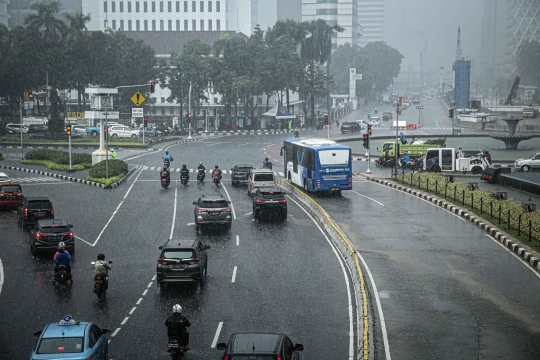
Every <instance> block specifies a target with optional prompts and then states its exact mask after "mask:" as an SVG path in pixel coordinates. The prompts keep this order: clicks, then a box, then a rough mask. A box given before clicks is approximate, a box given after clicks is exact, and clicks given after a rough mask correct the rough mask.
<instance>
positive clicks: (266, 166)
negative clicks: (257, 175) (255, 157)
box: [261, 161, 273, 170]
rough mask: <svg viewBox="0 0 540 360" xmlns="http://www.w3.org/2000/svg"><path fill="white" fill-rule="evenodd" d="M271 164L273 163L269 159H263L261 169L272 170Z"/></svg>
mask: <svg viewBox="0 0 540 360" xmlns="http://www.w3.org/2000/svg"><path fill="white" fill-rule="evenodd" d="M272 166H273V164H272V163H271V162H270V161H263V164H262V166H261V169H268V170H272Z"/></svg>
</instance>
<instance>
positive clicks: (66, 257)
mask: <svg viewBox="0 0 540 360" xmlns="http://www.w3.org/2000/svg"><path fill="white" fill-rule="evenodd" d="M65 247H66V245H65V244H64V243H63V242H59V243H58V247H57V248H56V249H57V250H58V253H57V254H55V255H54V278H55V280H56V274H57V273H58V268H59V267H60V265H65V266H66V271H67V273H68V274H71V255H70V254H69V253H68V252H67V251H66V249H65Z"/></svg>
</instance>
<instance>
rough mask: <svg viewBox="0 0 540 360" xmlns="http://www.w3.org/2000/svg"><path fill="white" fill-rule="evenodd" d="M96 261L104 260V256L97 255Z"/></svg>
mask: <svg viewBox="0 0 540 360" xmlns="http://www.w3.org/2000/svg"><path fill="white" fill-rule="evenodd" d="M97 259H98V260H105V255H103V254H99V255H98V256H97Z"/></svg>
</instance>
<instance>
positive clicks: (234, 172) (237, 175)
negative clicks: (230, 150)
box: [231, 164, 253, 186]
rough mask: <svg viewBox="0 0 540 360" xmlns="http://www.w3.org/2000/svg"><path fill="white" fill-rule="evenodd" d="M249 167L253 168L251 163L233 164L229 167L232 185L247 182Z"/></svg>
mask: <svg viewBox="0 0 540 360" xmlns="http://www.w3.org/2000/svg"><path fill="white" fill-rule="evenodd" d="M251 169H253V165H248V164H241V165H235V166H234V168H232V169H231V183H232V186H236V185H238V184H247V182H248V178H249V171H250V170H251Z"/></svg>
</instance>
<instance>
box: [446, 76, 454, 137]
mask: <svg viewBox="0 0 540 360" xmlns="http://www.w3.org/2000/svg"><path fill="white" fill-rule="evenodd" d="M447 86H448V88H450V91H452V90H454V87H453V86H452V85H447ZM455 104H456V97H455V96H454V97H453V99H452V100H451V101H450V105H451V109H452V110H453V111H452V113H453V114H454V118H455V116H456V109H455V106H454V105H455ZM451 121H452V135H455V133H454V131H455V126H454V119H452V120H451Z"/></svg>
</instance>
